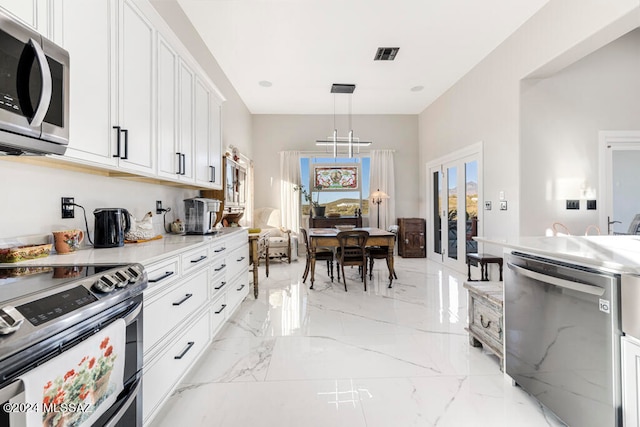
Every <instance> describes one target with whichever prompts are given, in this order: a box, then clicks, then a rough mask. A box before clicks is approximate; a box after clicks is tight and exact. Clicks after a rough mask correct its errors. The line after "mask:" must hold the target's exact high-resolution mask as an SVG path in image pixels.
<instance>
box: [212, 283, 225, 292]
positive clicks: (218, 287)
mask: <svg viewBox="0 0 640 427" xmlns="http://www.w3.org/2000/svg"><path fill="white" fill-rule="evenodd" d="M226 284H227V282H220V286H216V287H214V288H213V289H215V290H216V291H217V290H218V289H222V287H223V286H224V285H226Z"/></svg>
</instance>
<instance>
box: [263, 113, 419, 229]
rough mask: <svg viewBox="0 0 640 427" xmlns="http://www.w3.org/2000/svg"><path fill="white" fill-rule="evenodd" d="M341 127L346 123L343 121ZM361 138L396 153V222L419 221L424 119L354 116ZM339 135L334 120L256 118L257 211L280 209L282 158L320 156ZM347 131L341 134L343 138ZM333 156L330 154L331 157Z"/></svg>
mask: <svg viewBox="0 0 640 427" xmlns="http://www.w3.org/2000/svg"><path fill="white" fill-rule="evenodd" d="M338 119H339V120H338V122H345V120H344V117H340V116H338ZM352 119H353V130H354V134H355V136H357V137H359V138H360V139H361V140H363V141H372V142H373V144H371V148H372V149H392V150H395V163H394V168H395V171H396V177H395V180H396V182H395V183H396V188H395V191H396V194H397V197H396V201H395V202H396V216H397V217H407V216H416V215H418V210H419V206H418V199H417V193H418V188H419V187H418V186H419V184H418V182H417V180H416V178H417V176H418V166H419V165H418V117H417V116H414V115H354V116H353V118H352ZM332 131H333V115H254V116H253V141H254V147H253V152H254V161H255V190H256V194H255V206H256V207H265V206H273V207H277V206H279V204H280V155H279V152H281V151H285V150H298V151H309V152H311V151H317V150H321V148H319V147H316V146H315V141H316V139H320V138H326V137H328V136H330V135H331V133H332ZM346 132H347V131H346V130H344V129H342V128H341V129H340V134H341V135H343V134H344V135H346ZM330 156H331V154H329V157H330Z"/></svg>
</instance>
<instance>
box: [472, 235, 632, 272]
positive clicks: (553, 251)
mask: <svg viewBox="0 0 640 427" xmlns="http://www.w3.org/2000/svg"><path fill="white" fill-rule="evenodd" d="M474 240H476V241H478V242H483V243H490V244H493V245H499V246H502V247H504V248H505V249H509V250H518V251H521V252H527V253H531V254H534V255H541V256H546V257H549V258H553V259H559V260H563V261H570V262H575V263H577V264H580V265H585V266H589V267H596V268H604V269H606V270H609V271H612V272H615V273H622V274H637V275H640V236H555V237H547V236H540V237H519V238H516V239H495V238H490V237H474Z"/></svg>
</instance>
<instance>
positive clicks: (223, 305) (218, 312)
mask: <svg viewBox="0 0 640 427" xmlns="http://www.w3.org/2000/svg"><path fill="white" fill-rule="evenodd" d="M226 307H227V304H222V307H220V310H218V311H214V313H215V314H220V313H222V310H224V309H225V308H226Z"/></svg>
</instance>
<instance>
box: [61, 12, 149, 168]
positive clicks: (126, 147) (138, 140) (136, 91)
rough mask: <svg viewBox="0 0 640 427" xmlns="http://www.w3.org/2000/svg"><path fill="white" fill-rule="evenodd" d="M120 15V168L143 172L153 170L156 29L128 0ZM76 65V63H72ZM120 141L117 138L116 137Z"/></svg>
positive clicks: (118, 74)
mask: <svg viewBox="0 0 640 427" xmlns="http://www.w3.org/2000/svg"><path fill="white" fill-rule="evenodd" d="M119 6H120V11H119V12H120V13H119V14H118V18H119V19H118V32H117V34H118V35H119V42H118V48H119V49H118V52H119V56H118V73H117V77H118V82H117V84H118V94H119V102H118V116H117V123H114V126H120V127H121V135H120V146H119V147H120V148H119V149H118V147H116V154H119V155H120V166H121V167H124V168H126V169H133V170H138V171H142V172H151V171H153V169H154V165H155V162H154V158H155V150H154V148H155V147H154V145H155V130H154V121H153V120H154V117H153V111H154V108H155V107H154V102H155V98H154V80H153V78H154V68H153V60H154V57H153V52H154V36H155V34H154V28H153V26H152V25H151V23H150V22H149V21H148V20H147V19H146V18H145V17H144V16H143V14H142V13H141V12H140V11H139V10H138V9H137V8H136V7H135V6H134V5H133V4H132V2H129V1H127V0H124V1H121V2H119ZM72 66H73V64H72ZM116 141H117V138H116Z"/></svg>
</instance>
